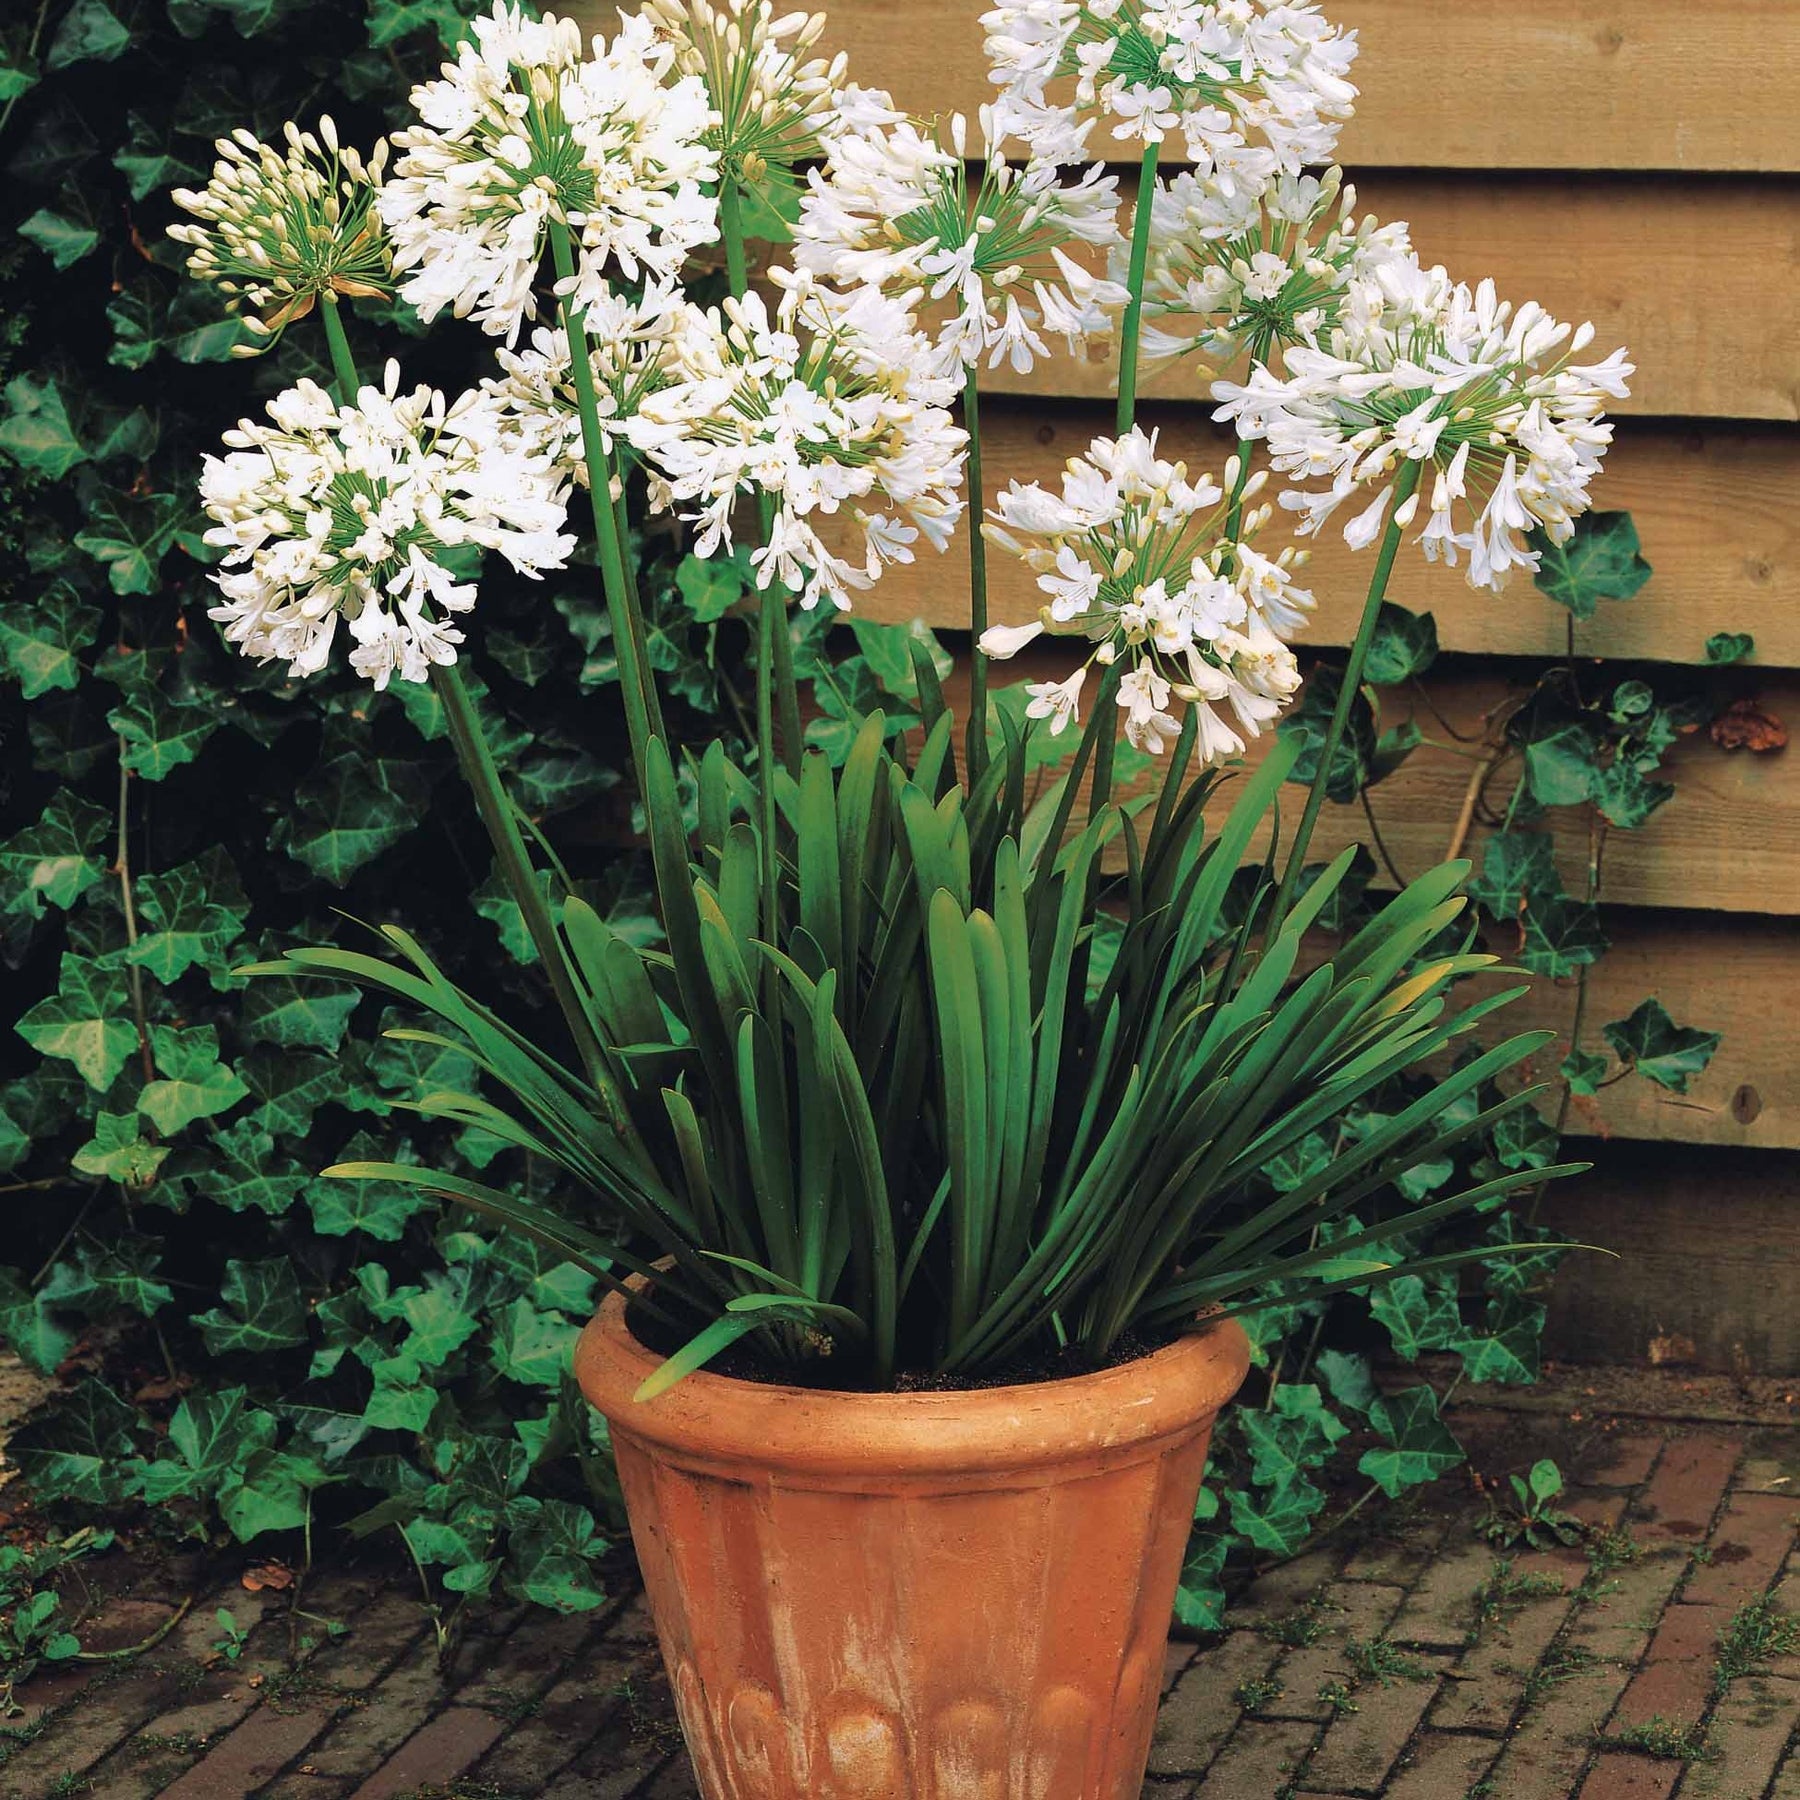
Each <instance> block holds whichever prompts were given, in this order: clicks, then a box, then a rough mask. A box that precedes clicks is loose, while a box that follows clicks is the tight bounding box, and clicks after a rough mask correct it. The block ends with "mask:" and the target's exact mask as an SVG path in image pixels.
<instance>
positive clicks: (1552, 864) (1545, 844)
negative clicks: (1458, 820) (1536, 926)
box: [1469, 831, 1562, 924]
mask: <svg viewBox="0 0 1800 1800" xmlns="http://www.w3.org/2000/svg"><path fill="white" fill-rule="evenodd" d="M1469 893H1470V894H1471V895H1472V896H1473V897H1474V899H1476V900H1477V901H1479V902H1480V904H1481V906H1482V907H1483V908H1484V909H1485V910H1486V912H1487V914H1488V917H1489V918H1491V919H1493V920H1495V921H1496V922H1498V923H1500V924H1507V923H1509V922H1511V921H1513V920H1516V919H1517V918H1518V916H1519V914H1520V913H1521V911H1523V910H1524V908H1525V907H1526V906H1527V905H1530V904H1533V903H1541V902H1542V901H1545V900H1548V899H1552V898H1555V897H1556V896H1558V895H1560V894H1561V893H1562V876H1561V875H1560V874H1559V873H1558V872H1557V868H1556V840H1555V839H1554V838H1553V837H1551V836H1550V834H1549V833H1548V832H1544V831H1506V832H1497V833H1496V834H1495V835H1494V836H1493V837H1491V838H1489V839H1488V841H1487V848H1486V850H1485V851H1484V852H1483V855H1482V859H1481V873H1480V874H1479V875H1477V876H1476V877H1475V879H1474V880H1473V881H1471V882H1470V883H1469Z"/></svg>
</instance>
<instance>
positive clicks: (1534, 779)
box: [1525, 725, 1600, 806]
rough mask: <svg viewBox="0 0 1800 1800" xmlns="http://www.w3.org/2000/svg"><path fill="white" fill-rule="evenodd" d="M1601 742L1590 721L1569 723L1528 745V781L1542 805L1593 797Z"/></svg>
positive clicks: (1574, 803)
mask: <svg viewBox="0 0 1800 1800" xmlns="http://www.w3.org/2000/svg"><path fill="white" fill-rule="evenodd" d="M1599 758H1600V746H1599V743H1598V741H1597V740H1596V739H1595V736H1594V734H1593V732H1592V731H1591V730H1590V729H1589V728H1588V727H1587V726H1586V725H1565V726H1563V727H1561V729H1559V730H1557V731H1553V732H1550V733H1548V734H1547V735H1546V736H1544V737H1541V738H1538V739H1536V740H1534V741H1533V742H1531V743H1528V744H1527V745H1526V746H1525V785H1526V789H1527V791H1528V792H1529V793H1530V795H1531V797H1532V799H1534V800H1535V801H1537V803H1538V804H1539V805H1540V806H1580V805H1582V804H1583V803H1584V802H1586V801H1587V800H1588V799H1589V798H1591V797H1592V795H1593V791H1594V782H1595V779H1596V778H1597V776H1598V775H1599V772H1600V769H1599Z"/></svg>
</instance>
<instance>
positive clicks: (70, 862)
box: [0, 788, 113, 920]
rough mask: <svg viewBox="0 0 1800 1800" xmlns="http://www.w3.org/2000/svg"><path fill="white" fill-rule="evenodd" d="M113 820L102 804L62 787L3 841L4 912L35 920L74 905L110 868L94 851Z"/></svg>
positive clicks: (0, 850)
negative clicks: (36, 817) (30, 820)
mask: <svg viewBox="0 0 1800 1800" xmlns="http://www.w3.org/2000/svg"><path fill="white" fill-rule="evenodd" d="M112 823H113V821H112V819H111V817H110V815H108V813H107V812H106V811H105V810H104V808H102V807H98V806H94V805H91V804H90V803H89V802H88V801H86V800H83V799H81V798H80V797H79V796H78V795H76V794H72V793H71V792H70V791H69V790H68V789H67V788H59V789H58V790H57V791H56V793H55V794H53V795H52V796H51V798H50V803H49V805H48V806H46V807H45V808H44V811H43V816H42V817H41V818H40V819H39V820H38V822H37V823H36V824H35V825H27V826H26V827H25V829H24V830H23V831H21V832H19V833H18V834H17V836H15V837H10V838H8V839H7V840H6V842H5V843H4V844H0V882H3V883H4V886H3V887H0V895H4V902H5V903H4V906H3V907H0V911H4V912H7V913H16V914H18V915H19V916H20V917H21V918H23V919H26V920H32V919H36V918H38V917H40V916H41V915H42V914H43V913H44V912H45V911H46V910H47V909H48V908H50V907H52V906H55V907H61V908H62V909H63V910H65V911H66V910H67V909H68V908H69V907H71V906H73V905H74V904H75V902H76V901H77V900H78V899H80V898H81V896H82V895H83V894H84V893H86V892H87V890H88V889H89V888H90V887H92V886H93V885H94V883H95V882H97V881H98V880H100V879H101V877H102V876H103V875H104V874H105V873H106V869H105V866H104V865H103V863H102V862H101V860H100V858H99V856H98V855H97V854H96V852H97V849H98V846H99V845H100V843H101V842H102V840H103V838H104V836H105V834H106V832H107V831H108V830H110V829H111V827H112Z"/></svg>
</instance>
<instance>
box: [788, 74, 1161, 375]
mask: <svg viewBox="0 0 1800 1800" xmlns="http://www.w3.org/2000/svg"><path fill="white" fill-rule="evenodd" d="M981 129H982V133H983V136H984V138H985V139H986V140H987V141H986V142H985V144H984V146H983V150H984V162H983V166H982V171H981V176H980V179H979V181H977V182H976V183H975V184H974V185H973V187H971V185H970V181H969V173H968V168H969V165H968V151H969V133H968V125H967V121H966V120H965V119H963V117H962V116H961V115H960V114H958V115H957V116H956V117H954V118H953V119H952V120H951V123H950V132H949V142H948V143H947V144H944V143H940V142H939V141H938V140H937V139H936V138H935V137H933V136H931V135H930V134H929V133H927V132H925V131H922V130H920V128H919V127H918V126H917V125H915V124H914V123H913V122H912V121H911V120H904V119H903V120H897V121H895V122H894V123H893V124H892V125H891V126H888V127H877V128H874V129H870V130H864V131H855V132H846V133H844V134H843V135H841V136H840V137H838V138H837V139H836V140H835V141H834V142H833V144H832V145H831V148H830V152H829V155H828V158H827V162H826V166H825V168H824V169H823V170H822V171H821V170H814V172H813V175H812V181H811V186H810V189H809V191H808V193H807V195H806V197H805V199H804V201H803V202H802V203H801V211H800V225H799V229H798V232H797V233H796V238H797V242H796V246H795V251H794V259H795V261H796V262H797V263H798V264H799V265H800V267H802V268H803V269H807V270H809V271H810V272H812V273H813V274H816V275H818V276H820V277H822V278H823V279H825V280H828V281H832V282H835V283H837V284H838V285H840V286H855V285H857V284H859V283H863V282H869V283H873V284H874V285H876V286H878V287H881V288H883V289H885V290H887V291H889V292H893V291H896V290H911V289H923V291H924V294H925V297H926V299H927V300H928V301H929V302H930V303H931V304H932V305H933V306H934V307H942V308H944V309H945V310H947V312H948V317H947V318H946V319H945V321H944V323H943V324H942V326H941V327H940V329H939V331H938V335H937V348H938V352H939V355H940V358H941V364H942V367H943V368H944V369H945V371H946V372H950V371H955V372H957V373H960V372H961V371H962V370H963V369H964V368H965V367H970V366H973V365H974V364H976V363H978V362H980V361H981V359H982V358H983V357H984V356H986V357H987V359H988V361H989V366H990V367H995V368H997V367H998V366H999V365H1000V364H1001V363H1002V362H1007V363H1010V364H1011V365H1012V367H1013V368H1014V369H1016V370H1018V371H1020V372H1021V373H1024V372H1025V371H1027V370H1029V369H1031V368H1032V367H1033V366H1034V365H1035V363H1036V362H1037V361H1038V359H1039V358H1041V357H1044V356H1047V355H1049V348H1048V346H1047V345H1046V344H1045V342H1044V335H1045V334H1049V335H1051V336H1055V337H1060V338H1061V339H1062V340H1063V342H1064V343H1065V344H1066V345H1067V346H1068V347H1069V349H1070V350H1071V351H1072V352H1079V351H1082V350H1084V349H1085V348H1086V347H1087V346H1088V345H1089V344H1090V343H1091V342H1092V341H1094V340H1095V339H1097V338H1100V337H1102V336H1104V335H1106V334H1107V333H1109V332H1110V331H1111V330H1112V325H1113V309H1116V308H1118V307H1121V306H1123V305H1124V303H1125V301H1126V299H1127V298H1128V295H1127V294H1126V291H1125V289H1124V288H1122V287H1119V286H1117V285H1116V284H1114V283H1113V282H1111V281H1109V280H1106V279H1103V278H1100V277H1097V276H1095V275H1094V274H1093V273H1092V272H1091V271H1090V270H1088V269H1087V268H1085V267H1084V266H1083V265H1082V264H1081V263H1080V262H1078V261H1077V260H1076V259H1075V258H1074V257H1072V256H1070V255H1069V254H1068V250H1067V248H1066V246H1069V245H1072V244H1073V245H1088V246H1093V247H1097V248H1099V249H1102V250H1104V249H1107V248H1110V247H1111V246H1112V245H1114V244H1116V243H1117V242H1118V240H1119V226H1118V211H1119V194H1118V182H1117V180H1116V178H1115V177H1113V176H1111V175H1108V174H1106V173H1105V172H1104V170H1103V169H1102V168H1101V167H1100V166H1099V165H1098V164H1096V165H1095V166H1094V167H1092V168H1090V169H1088V170H1087V171H1086V172H1085V173H1084V174H1082V175H1080V176H1078V177H1076V178H1074V179H1065V178H1064V170H1063V169H1062V168H1061V167H1059V166H1058V165H1057V164H1055V163H1050V162H1044V161H1038V160H1033V161H1030V162H1027V163H1024V164H1017V163H1010V162H1008V161H1007V160H1006V158H1005V157H1004V156H1003V155H1001V154H1000V152H999V150H998V146H997V144H996V143H995V141H994V138H993V129H992V119H991V117H990V115H989V113H988V111H987V109H985V108H984V109H983V113H982V118H981Z"/></svg>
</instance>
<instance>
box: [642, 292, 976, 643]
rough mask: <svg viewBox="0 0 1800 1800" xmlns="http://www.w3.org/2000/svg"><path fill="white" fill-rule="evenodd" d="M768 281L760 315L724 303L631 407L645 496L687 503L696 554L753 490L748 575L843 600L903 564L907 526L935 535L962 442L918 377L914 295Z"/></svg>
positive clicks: (727, 537)
mask: <svg viewBox="0 0 1800 1800" xmlns="http://www.w3.org/2000/svg"><path fill="white" fill-rule="evenodd" d="M772 279H773V280H774V281H775V282H776V283H777V285H778V286H779V288H780V299H779V301H778V303H777V304H776V306H775V307H774V309H773V310H772V311H771V309H770V308H769V307H768V305H767V304H766V303H765V302H764V300H763V298H762V296H761V295H760V294H757V293H751V294H749V295H747V296H745V298H744V299H742V300H728V301H727V302H726V303H725V305H724V307H723V308H721V309H719V310H718V311H716V312H714V313H712V314H711V315H709V318H710V322H711V332H710V342H709V343H708V344H707V345H706V346H705V347H704V350H703V351H702V352H701V353H699V354H697V355H696V357H695V366H694V369H693V371H692V372H691V373H690V375H689V376H688V378H687V379H686V380H684V381H681V382H678V383H676V384H675V385H673V386H671V387H667V388H665V389H664V390H663V391H662V392H660V393H658V394H655V395H652V396H650V397H649V398H648V399H647V400H646V401H645V403H644V406H643V408H642V411H641V414H640V430H639V433H638V437H639V440H640V442H641V443H642V444H643V446H644V447H645V448H646V449H647V451H648V453H649V457H650V460H651V463H652V470H653V477H654V479H653V480H652V484H651V497H652V500H653V502H654V503H655V504H657V505H659V506H675V507H685V508H689V509H690V510H687V511H685V512H684V513H683V515H682V516H683V517H684V518H686V519H687V520H688V521H689V522H690V523H693V524H695V525H697V526H698V527H699V533H698V541H697V542H696V544H695V549H696V551H697V552H698V554H700V555H701V556H711V555H713V554H715V553H716V552H717V551H718V550H719V549H720V548H721V547H723V548H726V549H729V548H730V545H731V533H732V515H733V512H734V510H735V508H736V506H737V503H738V499H739V496H740V495H762V496H766V497H767V499H768V500H769V501H770V502H771V503H772V507H773V512H772V518H771V521H770V524H769V530H768V536H767V541H766V542H765V543H764V544H763V545H762V547H761V548H759V549H758V550H757V551H755V553H754V554H753V555H752V557H751V561H752V563H753V565H754V566H755V568H756V570H757V580H758V584H759V585H760V586H762V587H765V588H766V587H768V586H769V585H771V584H772V583H775V582H779V583H780V584H781V585H782V586H783V587H785V588H786V589H787V590H788V591H789V592H791V593H793V594H795V595H796V596H797V597H798V599H799V601H800V603H801V605H802V606H805V607H809V608H810V607H814V606H817V605H818V604H819V602H820V601H821V600H829V601H831V603H832V604H833V605H834V606H837V607H840V608H846V609H847V608H848V607H849V606H850V604H851V595H852V594H853V593H854V592H856V591H858V590H862V589H866V588H868V587H870V586H871V585H872V584H873V583H874V582H875V581H876V580H877V578H878V577H879V576H880V573H881V570H882V568H883V566H884V565H886V564H888V563H894V562H910V561H912V559H913V545H914V544H915V543H916V542H917V541H918V539H919V538H920V537H921V536H923V537H924V538H925V539H926V541H927V542H928V543H930V544H931V545H932V546H933V547H934V548H936V549H938V550H942V549H943V548H944V546H945V545H946V543H947V542H948V541H949V537H950V534H951V532H952V530H953V529H954V528H955V525H956V521H957V519H958V518H959V517H960V516H961V514H962V510H963V503H962V501H961V499H960V498H959V496H958V487H959V484H960V481H961V477H962V465H963V459H964V455H965V452H966V445H967V442H968V440H967V437H966V434H965V433H964V432H963V431H962V430H961V429H960V427H958V426H957V425H956V424H955V423H954V422H953V421H952V419H951V416H950V413H949V411H948V410H947V409H948V407H949V404H950V402H951V400H952V399H953V398H954V395H955V392H956V386H955V384H954V383H953V382H951V381H949V380H947V379H946V378H945V377H943V376H942V375H940V374H938V373H936V372H935V371H934V368H933V362H934V359H933V356H932V353H931V346H930V343H929V341H928V340H927V339H926V338H925V337H924V336H923V334H922V333H921V332H920V331H919V330H918V329H917V327H916V325H915V323H914V320H913V316H912V312H911V306H912V303H913V302H914V301H916V299H917V296H916V295H905V296H901V297H899V298H891V297H889V296H886V295H883V294H882V293H881V292H880V291H879V290H877V289H875V288H873V287H861V288H857V289H854V290H851V291H848V292H839V291H836V290H834V289H831V288H827V287H823V286H821V285H820V284H818V283H817V282H815V281H814V280H813V279H812V278H811V277H810V276H809V275H806V274H805V273H804V272H800V271H789V270H778V271H776V272H775V274H774V276H773V277H772ZM840 513H841V514H845V515H847V517H848V519H849V520H850V522H851V523H852V524H853V525H854V527H855V529H856V531H857V532H858V533H859V534H860V539H861V546H860V547H861V557H860V560H858V559H854V558H852V557H849V556H845V555H842V554H840V553H838V552H835V551H833V550H832V549H830V548H829V547H828V546H827V545H826V543H825V542H824V541H823V540H822V538H821V537H820V535H819V531H818V525H819V523H820V522H821V521H822V520H823V519H824V518H827V517H830V516H832V515H836V514H840Z"/></svg>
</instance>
